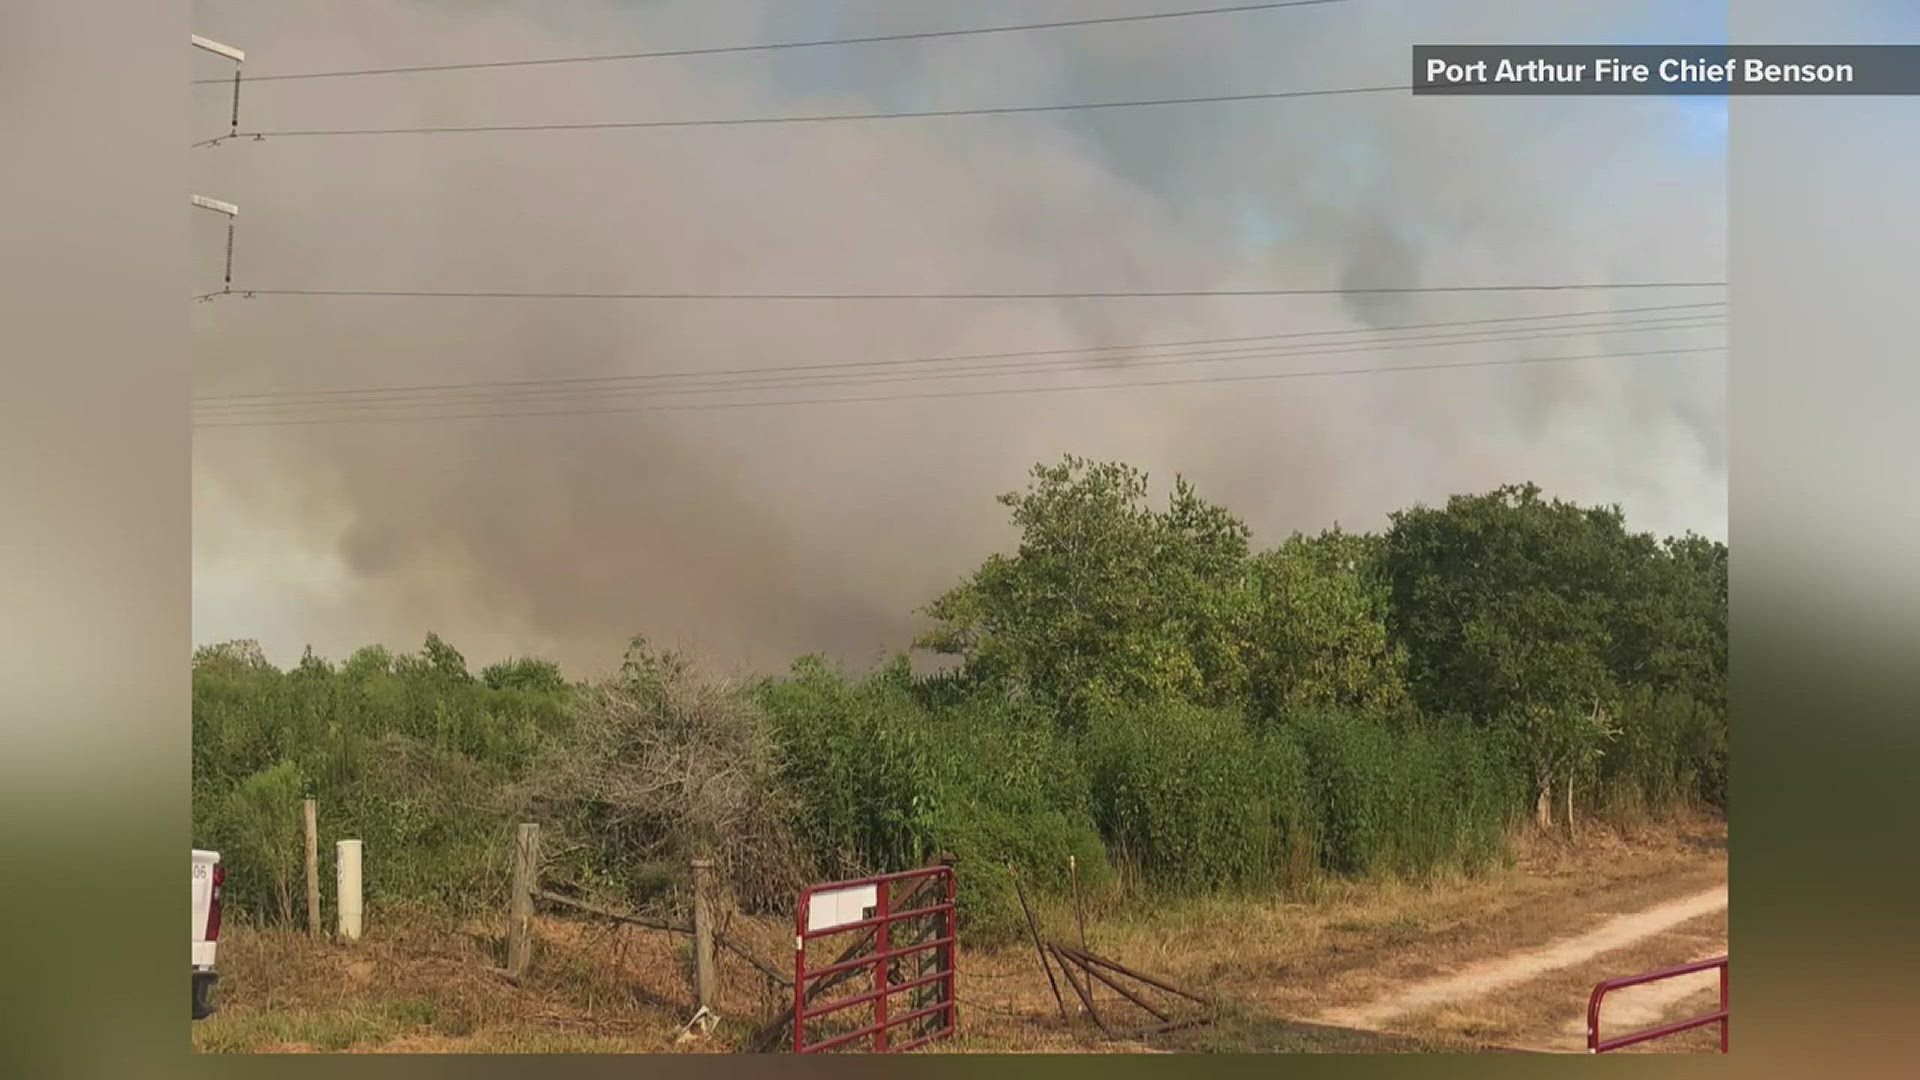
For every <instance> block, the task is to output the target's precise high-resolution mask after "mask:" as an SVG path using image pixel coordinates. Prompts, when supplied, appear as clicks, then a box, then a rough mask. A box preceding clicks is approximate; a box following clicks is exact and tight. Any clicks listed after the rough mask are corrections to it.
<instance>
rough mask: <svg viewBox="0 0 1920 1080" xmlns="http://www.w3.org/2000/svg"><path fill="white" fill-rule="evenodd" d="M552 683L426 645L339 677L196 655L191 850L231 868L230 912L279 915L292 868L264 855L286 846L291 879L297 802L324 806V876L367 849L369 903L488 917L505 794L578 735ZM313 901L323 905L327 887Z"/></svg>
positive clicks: (506, 809)
mask: <svg viewBox="0 0 1920 1080" xmlns="http://www.w3.org/2000/svg"><path fill="white" fill-rule="evenodd" d="M556 672H557V669H552V667H551V665H542V664H540V663H538V662H533V661H514V662H510V663H509V664H506V665H496V667H495V668H492V669H489V677H488V678H487V679H484V680H483V679H475V678H473V677H472V676H470V675H468V674H467V672H466V669H465V662H464V661H463V660H462V659H461V658H460V654H459V653H458V652H457V651H455V650H454V649H453V648H452V647H451V646H448V645H447V644H446V643H445V642H443V641H441V640H440V639H439V638H438V637H437V636H433V635H429V636H428V638H427V642H426V645H425V647H424V648H423V649H422V651H421V653H420V654H418V655H412V656H406V655H395V654H393V653H391V652H389V651H388V650H386V649H384V648H381V647H378V646H372V647H369V648H365V649H361V650H360V651H358V652H356V653H355V654H354V655H353V656H352V657H351V658H349V659H348V660H347V661H346V663H344V664H342V665H341V666H340V667H338V668H335V667H334V666H333V665H332V664H329V663H327V662H326V661H324V660H321V659H318V658H316V657H315V656H313V655H312V653H311V652H309V653H308V654H307V655H306V656H305V657H303V658H302V660H301V662H300V663H299V664H298V665H297V666H296V667H294V668H293V669H291V670H288V671H281V670H279V669H277V668H275V667H274V666H273V665H271V664H269V663H267V661H266V659H265V657H264V656H263V655H262V654H261V652H260V649H259V646H257V645H255V644H253V643H251V642H232V643H228V644H225V645H216V646H209V647H206V648H202V649H199V650H197V651H196V652H195V654H194V663H193V808H194V820H193V836H194V843H195V845H196V846H201V847H210V848H214V849H216V850H219V851H221V852H222V853H223V855H225V856H226V858H225V859H224V862H225V864H226V866H227V875H228V877H227V881H228V889H227V894H226V895H227V898H228V901H229V903H230V904H231V908H232V910H233V911H234V912H235V913H236V914H237V915H253V916H255V917H267V916H274V917H279V916H280V915H282V914H283V913H284V911H285V909H284V908H283V906H282V902H281V901H282V880H281V876H280V875H281V868H282V867H283V866H284V865H285V859H286V856H285V855H284V854H283V853H282V852H281V849H280V848H278V847H274V848H273V849H272V850H268V846H269V845H278V844H281V842H282V840H283V839H284V838H285V837H287V836H291V837H293V840H292V841H291V842H292V843H293V844H294V845H295V847H294V851H295V853H296V854H295V855H294V856H293V858H295V860H296V865H297V859H298V854H297V852H298V844H299V840H298V837H299V829H300V800H301V799H302V798H305V797H311V798H313V799H315V800H316V801H317V803H318V807H319V826H320V840H321V844H322V848H323V852H322V854H323V864H324V859H325V857H328V856H330V853H331V850H332V845H333V842H334V841H335V840H338V839H345V838H353V839H359V840H362V841H363V842H364V843H365V859H366V862H365V873H366V877H365V882H366V890H367V897H368V899H369V900H370V901H374V902H378V901H382V900H401V901H424V902H429V903H433V904H436V905H439V906H443V907H444V906H453V907H473V906H478V905H485V904H489V903H491V902H492V898H493V892H494V891H495V887H496V886H497V885H498V884H499V879H500V864H501V863H502V862H503V861H504V858H505V840H504V838H505V836H506V834H507V825H508V818H509V815H510V811H511V809H512V808H511V806H510V805H509V800H508V799H507V798H506V797H505V796H506V793H507V791H509V790H510V788H511V786H512V785H513V784H514V783H515V782H516V781H518V780H519V779H520V778H522V777H523V776H524V775H525V774H526V772H527V770H528V769H529V768H530V766H531V765H532V764H533V763H534V762H535V761H536V760H537V759H538V758H539V757H540V756H541V755H542V754H543V753H544V752H545V751H546V749H547V748H549V747H551V746H553V745H555V744H556V743H557V742H558V741H560V740H563V739H565V738H566V736H567V729H568V725H569V724H570V722H571V718H572V697H573V692H572V690H571V689H570V688H568V687H567V686H565V685H564V683H562V682H560V681H558V680H557V679H556V678H555V675H556ZM296 873H297V871H296ZM321 888H322V892H323V894H326V895H329V896H330V894H331V892H332V889H333V875H332V874H330V873H323V874H322V875H321ZM286 889H287V891H288V892H294V891H298V890H296V889H294V888H293V885H292V882H291V880H289V881H288V882H287V885H286ZM296 906H297V905H296Z"/></svg>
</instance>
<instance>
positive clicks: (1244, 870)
mask: <svg viewBox="0 0 1920 1080" xmlns="http://www.w3.org/2000/svg"><path fill="white" fill-rule="evenodd" d="M1084 752H1085V755H1086V762H1087V769H1088V775H1089V779H1090V782H1091V785H1092V795H1093V805H1094V816H1095V819H1096V820H1097V821H1098V822H1099V824H1100V831H1101V833H1102V835H1104V836H1105V837H1106V839H1107V841H1108V843H1109V844H1111V845H1112V846H1113V849H1114V853H1115V856H1116V857H1117V858H1118V859H1120V860H1121V861H1122V862H1123V863H1124V864H1125V865H1126V866H1127V867H1128V868H1129V869H1130V870H1133V871H1137V872H1138V873H1139V874H1140V875H1141V877H1142V878H1143V879H1144V880H1145V881H1147V882H1149V883H1151V884H1153V885H1155V886H1158V887H1162V888H1170V889H1180V890H1203V889H1211V888H1221V887H1229V886H1247V885H1259V884H1267V883H1270V882H1272V881H1273V880H1274V879H1275V875H1276V871H1277V869H1278V867H1279V865H1280V856H1281V853H1282V852H1283V851H1284V841H1285V824H1284V823H1283V819H1282V816H1281V804H1280V801H1279V800H1280V797H1281V796H1282V795H1283V794H1284V793H1285V791H1286V789H1287V787H1288V786H1289V785H1288V778H1287V777H1286V776H1285V775H1284V773H1281V772H1279V770H1277V769H1276V768H1274V767H1273V760H1272V759H1271V757H1270V755H1269V754H1267V753H1265V752H1263V748H1262V746H1261V744H1260V742H1259V741H1258V740H1256V739H1255V738H1254V736H1253V734H1252V733H1251V732H1250V731H1249V729H1248V727H1247V725H1246V723H1245V722H1244V721H1243V720H1242V719H1241V718H1240V716H1238V715H1237V714H1235V713H1232V712H1228V711H1225V710H1214V709H1206V708H1202V707H1200V706H1196V705H1190V704H1186V703H1183V702H1180V701H1177V700H1176V701H1164V702H1159V703H1155V704H1151V705H1142V706H1136V707H1132V708H1119V709H1111V710H1107V711H1105V712H1104V713H1103V714H1100V715H1097V716H1095V717H1094V718H1093V719H1092V721H1091V722H1090V724H1089V726H1088V731H1087V734H1086V737H1085V750H1084Z"/></svg>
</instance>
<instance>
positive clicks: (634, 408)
mask: <svg viewBox="0 0 1920 1080" xmlns="http://www.w3.org/2000/svg"><path fill="white" fill-rule="evenodd" d="M1725 350H1726V346H1725V345H1706V346H1697V347H1687V348H1674V349H1645V350H1638V351H1633V352H1611V353H1583V354H1577V355H1573V356H1534V357H1519V358H1513V359H1504V360H1464V361H1454V362H1435V363H1427V364H1401V365H1393V366H1388V367H1377V366H1376V367H1357V368H1334V369H1321V370H1314V371H1283V372H1262V373H1259V374H1253V375H1214V376H1201V377H1196V378H1187V379H1159V380H1151V381H1139V382H1121V383H1081V384H1072V385H1065V386H1020V387H996V388H989V389H981V390H947V391H936V392H929V393H918V394H881V395H873V396H867V397H841V398H786V399H772V400H766V401H722V402H699V403H688V404H666V405H625V406H610V407H605V408H569V409H547V410H525V411H517V412H482V413H452V414H438V415H425V416H418V415H416V416H395V415H385V416H350V417H317V418H277V419H269V420H238V421H222V422H219V423H196V424H195V425H194V426H195V427H196V428H197V429H199V430H209V429H215V428H242V427H285V426H296V425H311V424H339V423H392V422H426V421H446V420H488V419H507V418H512V417H538V416H588V415H596V414H614V413H636V412H706V411H716V410H731V409H751V408H766V407H777V406H793V405H843V404H864V403H873V402H892V401H919V400H930V399H941V398H970V397H1000V396H1007V395H1018V394H1043V393H1066V392H1073V391H1086V390H1120V389H1133V388H1141V387H1165V386H1196V385H1207V384H1219V383H1244V382H1266V381H1275V380H1283V379H1309V378H1326V377H1332V376H1344V375H1389V374H1400V373H1405V372H1413V371H1436V370H1449V369H1455V368H1491V367H1515V366H1523V365H1536V364H1565V363H1573V362H1576V361H1581V360H1613V359H1626V358H1633V357H1647V356H1676V355H1684V354H1701V353H1710V352H1724V351H1725Z"/></svg>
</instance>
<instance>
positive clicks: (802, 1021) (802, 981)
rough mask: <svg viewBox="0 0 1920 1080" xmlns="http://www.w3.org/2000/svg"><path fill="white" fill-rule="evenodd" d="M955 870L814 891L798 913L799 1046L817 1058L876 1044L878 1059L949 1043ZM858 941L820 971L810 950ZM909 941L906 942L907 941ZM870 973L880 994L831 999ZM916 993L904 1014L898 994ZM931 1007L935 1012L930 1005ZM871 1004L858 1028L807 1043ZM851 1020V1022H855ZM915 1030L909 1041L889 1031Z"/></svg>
mask: <svg viewBox="0 0 1920 1080" xmlns="http://www.w3.org/2000/svg"><path fill="white" fill-rule="evenodd" d="M953 914H954V907H953V868H952V867H950V866H929V867H925V868H922V869H919V870H907V871H904V872H902V873H898V874H880V875H877V876H875V877H867V878H855V879H853V880H851V881H833V882H828V883H826V884H822V885H810V886H808V887H807V888H806V889H804V890H802V891H801V893H800V899H799V902H798V903H797V904H795V905H794V913H793V1049H794V1052H795V1053H798V1054H808V1053H814V1052H816V1051H820V1050H829V1049H832V1048H834V1047H837V1046H845V1045H847V1044H849V1043H852V1042H855V1041H856V1040H859V1039H865V1038H870V1039H871V1040H872V1043H871V1046H872V1048H873V1050H874V1052H875V1053H882V1054H884V1053H888V1052H894V1053H898V1052H900V1051H904V1050H911V1049H913V1048H914V1047H916V1046H921V1045H924V1044H926V1043H929V1042H932V1041H933V1040H935V1039H940V1038H945V1037H946V1036H949V1035H952V1034H953V1031H954V1000H953V976H954V921H953ZM849 934H853V935H857V936H856V937H854V938H853V939H852V940H851V941H850V942H849V944H848V945H847V946H846V947H845V948H844V950H843V951H842V952H841V953H840V955H839V956H838V958H836V959H834V960H833V961H832V962H830V963H824V964H818V965H812V964H810V963H809V961H808V956H807V946H808V944H809V943H818V942H822V941H823V940H825V939H832V938H841V939H842V940H846V938H845V935H849ZM903 938H904V939H905V940H902V939H903ZM868 968H871V969H872V972H873V987H872V989H870V990H865V991H862V992H860V993H856V994H852V995H849V996H845V997H835V998H825V1000H813V999H815V998H824V997H825V992H826V991H827V990H829V989H831V988H833V987H835V986H837V985H840V984H841V983H845V982H851V981H853V980H854V979H855V978H857V977H858V975H859V974H860V973H861V972H862V971H863V969H868ZM909 991H911V992H914V999H913V1000H911V1001H909V1002H908V1003H907V1009H906V1011H905V1012H902V1013H900V1014H898V1015H894V1014H893V1012H892V1005H893V1001H892V999H893V997H894V995H896V994H902V993H907V992H909ZM927 1000H931V1001H932V1002H933V1003H932V1004H931V1005H929V1004H925V1002H926V1001H927ZM862 1005H868V1006H870V1007H871V1010H872V1016H871V1019H868V1020H867V1022H866V1023H863V1024H859V1025H858V1026H856V1027H854V1028H853V1029H852V1030H849V1031H836V1032H833V1033H831V1034H826V1033H821V1034H818V1035H817V1036H816V1038H815V1040H814V1041H812V1042H809V1041H807V1021H809V1020H819V1019H821V1018H822V1017H827V1016H847V1015H848V1014H847V1013H846V1010H848V1009H857V1008H859V1007H860V1006H862ZM849 1018H850V1019H851V1017H849ZM906 1025H914V1026H913V1028H912V1029H911V1030H910V1031H908V1032H907V1033H906V1034H907V1038H906V1041H904V1042H898V1043H896V1042H894V1041H893V1040H892V1039H891V1038H890V1033H891V1032H893V1031H894V1029H896V1028H900V1027H903V1026H906Z"/></svg>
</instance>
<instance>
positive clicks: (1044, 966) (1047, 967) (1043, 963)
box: [1007, 863, 1067, 1020]
mask: <svg viewBox="0 0 1920 1080" xmlns="http://www.w3.org/2000/svg"><path fill="white" fill-rule="evenodd" d="M1007 876H1009V877H1011V878H1012V879H1013V895H1014V896H1016V897H1018V898H1019V900H1020V911H1021V913H1022V914H1024V915H1025V916H1026V917H1027V933H1029V934H1031V935H1032V936H1033V951H1034V954H1035V955H1036V956H1038V957H1040V970H1042V971H1044V972H1046V973H1047V986H1048V987H1049V988H1051V989H1052V990H1053V1004H1054V1006H1055V1007H1057V1008H1058V1009H1059V1010H1060V1019H1062V1020H1065V1019H1066V1018H1067V1003H1066V1001H1065V1000H1064V999H1063V998H1061V996H1060V984H1059V983H1057V982H1055V981H1054V980H1053V965H1051V964H1049V963H1047V949H1046V946H1044V945H1042V944H1040V924H1039V923H1036V922H1034V921H1033V909H1032V908H1030V907H1028V906H1027V894H1026V892H1025V890H1023V889H1021V888H1020V875H1019V873H1017V872H1016V871H1015V870H1014V869H1013V864H1012V863H1008V864H1007ZM1060 974H1062V975H1065V974H1066V972H1065V971H1064V970H1062V971H1061V972H1060Z"/></svg>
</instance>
